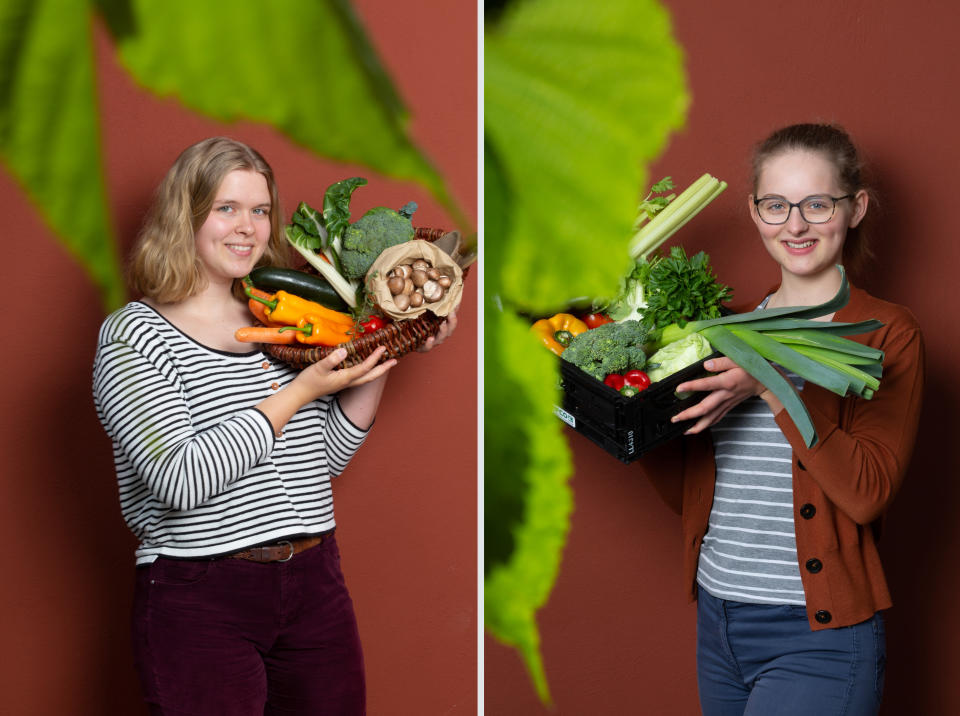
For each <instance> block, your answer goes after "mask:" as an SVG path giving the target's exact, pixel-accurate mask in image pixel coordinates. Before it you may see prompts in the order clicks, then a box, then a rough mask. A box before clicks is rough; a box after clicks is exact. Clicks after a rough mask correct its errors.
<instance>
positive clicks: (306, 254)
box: [287, 235, 357, 308]
mask: <svg viewBox="0 0 960 716" xmlns="http://www.w3.org/2000/svg"><path fill="white" fill-rule="evenodd" d="M287 240H288V241H289V243H290V245H291V246H293V248H295V249H296V250H297V253H299V254H300V255H301V256H303V258H304V259H306V261H307V263H308V264H310V265H311V266H313V267H314V268H315V269H316V270H317V273H319V274H320V275H321V276H323V277H324V278H325V279H327V281H329V282H330V285H331V286H333V290H334V291H336V292H337V293H338V294H340V298H342V299H343V300H344V302H345V303H346V304H347V305H348V306H349V307H350V308H356V306H357V288H356V286H354V285H352V284H351V283H350V282H349V281H347V279H345V278H344V277H343V276H342V275H341V274H340V273H339V272H338V271H337V269H336V267H335V266H333V265H332V264H329V263H327V262H326V261H324V260H323V259H322V258H320V257H319V256H318V255H317V254H316V253H314V252H313V251H311V250H310V249H305V248H303V247H301V246H299V245H298V244H296V243H295V242H293V241H290V236H289V235H288V236H287Z"/></svg>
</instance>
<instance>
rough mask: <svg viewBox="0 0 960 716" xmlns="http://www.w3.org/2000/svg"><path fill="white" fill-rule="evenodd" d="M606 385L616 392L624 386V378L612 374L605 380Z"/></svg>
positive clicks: (617, 374)
mask: <svg viewBox="0 0 960 716" xmlns="http://www.w3.org/2000/svg"><path fill="white" fill-rule="evenodd" d="M603 383H604V385H609V386H610V387H611V388H613V389H614V390H620V389H621V388H622V387H623V386H624V383H625V381H624V378H623V376H622V375H620V374H619V373H611V374H610V375H608V376H607V377H606V378H604V379H603Z"/></svg>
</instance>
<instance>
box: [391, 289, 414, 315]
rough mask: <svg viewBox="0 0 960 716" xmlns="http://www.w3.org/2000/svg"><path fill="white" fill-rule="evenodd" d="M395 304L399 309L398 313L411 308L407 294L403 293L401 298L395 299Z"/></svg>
mask: <svg viewBox="0 0 960 716" xmlns="http://www.w3.org/2000/svg"><path fill="white" fill-rule="evenodd" d="M393 303H394V305H395V306H396V307H397V310H398V311H406V310H407V309H408V308H410V296H408V295H407V294H405V293H401V294H400V295H399V296H394V297H393Z"/></svg>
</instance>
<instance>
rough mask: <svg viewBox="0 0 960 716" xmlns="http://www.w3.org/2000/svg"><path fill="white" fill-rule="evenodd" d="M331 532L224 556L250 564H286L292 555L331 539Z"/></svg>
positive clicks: (286, 540) (282, 541)
mask: <svg viewBox="0 0 960 716" xmlns="http://www.w3.org/2000/svg"><path fill="white" fill-rule="evenodd" d="M332 536H333V532H327V533H325V534H322V535H313V536H312V537H301V538H300V539H293V540H288V539H285V540H281V541H279V542H276V543H275V544H267V545H263V546H262V547H251V548H250V549H245V550H243V551H241V552H234V553H233V554H225V555H224V557H225V558H228V559H246V560H248V561H250V562H288V561H290V560H291V559H293V555H295V554H300V553H301V552H303V551H304V550H308V549H310V548H311V547H316V546H317V545H318V544H321V543H322V542H323V541H324V540H325V539H327V538H329V537H332Z"/></svg>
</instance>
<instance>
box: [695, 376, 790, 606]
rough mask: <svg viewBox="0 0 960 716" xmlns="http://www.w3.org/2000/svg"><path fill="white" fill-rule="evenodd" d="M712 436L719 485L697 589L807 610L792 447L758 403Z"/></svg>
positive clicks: (739, 410) (730, 417)
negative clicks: (799, 556)
mask: <svg viewBox="0 0 960 716" xmlns="http://www.w3.org/2000/svg"><path fill="white" fill-rule="evenodd" d="M790 378H791V379H792V380H793V382H794V384H795V385H797V387H798V388H799V387H802V380H801V379H800V378H798V377H797V376H794V375H791V376H790ZM711 432H712V435H713V444H714V455H715V460H716V464H717V482H716V487H715V489H714V495H713V508H712V510H711V512H710V522H709V527H708V529H707V534H706V536H704V538H703V545H702V547H701V549H700V561H699V566H698V570H697V583H698V584H699V585H700V586H701V587H702V588H703V589H706V590H707V592H709V593H710V594H712V595H713V596H715V597H718V598H721V599H728V600H731V601H739V602H752V603H755V604H797V605H802V604H804V603H805V599H804V593H803V584H802V583H801V581H800V567H799V565H798V563H797V543H796V533H795V531H794V524H793V472H792V456H793V450H792V448H791V447H790V443H788V442H787V439H786V438H785V437H784V435H783V433H782V432H781V431H780V428H779V426H778V425H777V423H776V421H775V420H774V417H773V413H771V412H770V409H769V407H768V406H767V404H766V403H765V402H763V400H761V399H760V398H751V399H749V400H746V401H744V402H743V403H741V404H740V405H738V406H737V407H736V408H734V409H733V410H731V411H730V412H729V413H727V415H726V416H724V418H723V419H722V420H720V421H719V422H718V423H717V424H716V425H714V426H713V427H712V428H711Z"/></svg>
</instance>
